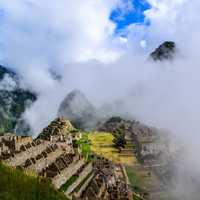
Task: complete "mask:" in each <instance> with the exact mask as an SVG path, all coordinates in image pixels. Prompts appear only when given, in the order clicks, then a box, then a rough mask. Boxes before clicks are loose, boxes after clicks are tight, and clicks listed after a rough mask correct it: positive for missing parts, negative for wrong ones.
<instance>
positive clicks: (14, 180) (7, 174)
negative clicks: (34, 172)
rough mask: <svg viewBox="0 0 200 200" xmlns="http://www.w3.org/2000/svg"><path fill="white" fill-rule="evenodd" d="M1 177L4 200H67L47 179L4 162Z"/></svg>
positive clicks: (0, 165)
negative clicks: (28, 173) (31, 174)
mask: <svg viewBox="0 0 200 200" xmlns="http://www.w3.org/2000/svg"><path fill="white" fill-rule="evenodd" d="M0 177H1V178H0V199H2V200H67V198H66V197H65V196H64V194H63V193H62V192H59V191H57V190H56V189H54V187H53V185H52V184H51V183H50V181H49V180H47V179H42V178H38V177H35V176H28V175H26V174H24V173H23V172H21V171H20V170H16V169H12V168H9V167H6V166H4V165H3V164H0Z"/></svg>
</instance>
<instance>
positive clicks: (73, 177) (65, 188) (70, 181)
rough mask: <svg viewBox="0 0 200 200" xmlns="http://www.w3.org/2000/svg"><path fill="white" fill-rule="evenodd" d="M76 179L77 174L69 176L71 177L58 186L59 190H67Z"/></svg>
mask: <svg viewBox="0 0 200 200" xmlns="http://www.w3.org/2000/svg"><path fill="white" fill-rule="evenodd" d="M77 179H78V176H76V175H73V176H71V178H70V179H69V180H68V181H67V182H66V183H65V184H63V185H62V187H61V188H60V191H64V192H65V191H67V189H68V188H69V186H70V185H72V184H73V183H74V182H75V181H76V180H77Z"/></svg>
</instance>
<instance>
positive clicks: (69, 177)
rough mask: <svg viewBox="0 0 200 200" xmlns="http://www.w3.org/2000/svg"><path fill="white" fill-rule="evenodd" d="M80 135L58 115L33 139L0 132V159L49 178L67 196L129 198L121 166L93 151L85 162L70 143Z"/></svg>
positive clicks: (105, 199)
mask: <svg viewBox="0 0 200 200" xmlns="http://www.w3.org/2000/svg"><path fill="white" fill-rule="evenodd" d="M80 138H81V133H80V132H77V131H76V130H75V129H74V128H73V126H72V125H71V123H70V122H69V121H66V120H64V119H63V118H57V119H56V120H54V121H53V122H51V123H50V125H49V126H48V127H47V128H45V129H44V130H43V131H42V133H41V134H39V136H38V138H37V139H35V140H33V139H32V137H28V136H16V135H15V134H5V135H4V136H1V137H0V160H1V161H2V162H3V163H5V164H6V165H8V166H10V167H15V168H18V169H21V170H23V171H26V172H31V173H35V174H36V175H38V176H41V177H44V178H48V179H50V180H51V181H52V183H53V185H54V186H55V188H57V189H59V190H62V191H63V192H64V194H65V195H66V196H67V197H68V199H75V200H79V199H83V200H129V199H132V198H130V197H131V195H130V194H131V191H130V190H129V188H128V185H127V182H126V180H125V176H124V175H123V170H121V168H120V167H119V166H115V165H114V164H113V163H112V162H110V161H108V160H107V159H102V158H101V157H97V158H96V156H95V155H94V156H93V157H94V161H93V162H87V161H86V160H85V159H84V158H83V156H82V155H81V154H79V153H78V151H77V150H75V149H74V147H73V140H78V139H80ZM120 172H121V173H120Z"/></svg>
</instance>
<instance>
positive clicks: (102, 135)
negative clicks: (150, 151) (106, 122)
mask: <svg viewBox="0 0 200 200" xmlns="http://www.w3.org/2000/svg"><path fill="white" fill-rule="evenodd" d="M88 138H89V140H90V141H91V151H92V152H94V153H95V154H97V155H99V156H103V157H105V158H107V159H109V160H111V161H113V162H114V163H121V164H125V165H128V166H130V165H134V164H135V163H137V160H136V158H135V156H134V155H133V154H132V155H131V156H121V153H120V152H119V151H118V150H117V149H116V148H115V145H114V143H113V140H114V136H113V134H112V133H107V132H91V133H89V134H88Z"/></svg>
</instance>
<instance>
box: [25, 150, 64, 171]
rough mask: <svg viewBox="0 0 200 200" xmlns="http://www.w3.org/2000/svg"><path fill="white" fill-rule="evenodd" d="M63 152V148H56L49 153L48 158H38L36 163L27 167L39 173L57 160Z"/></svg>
mask: <svg viewBox="0 0 200 200" xmlns="http://www.w3.org/2000/svg"><path fill="white" fill-rule="evenodd" d="M62 154H63V151H62V150H61V149H56V151H54V152H51V153H50V154H48V157H47V158H41V159H40V160H38V161H37V162H36V164H33V165H31V166H29V167H27V169H29V170H34V171H36V172H37V173H39V172H41V171H42V169H44V168H46V167H47V166H48V165H50V164H52V163H53V162H54V161H55V160H56V158H58V157H59V156H61V155H62Z"/></svg>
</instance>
